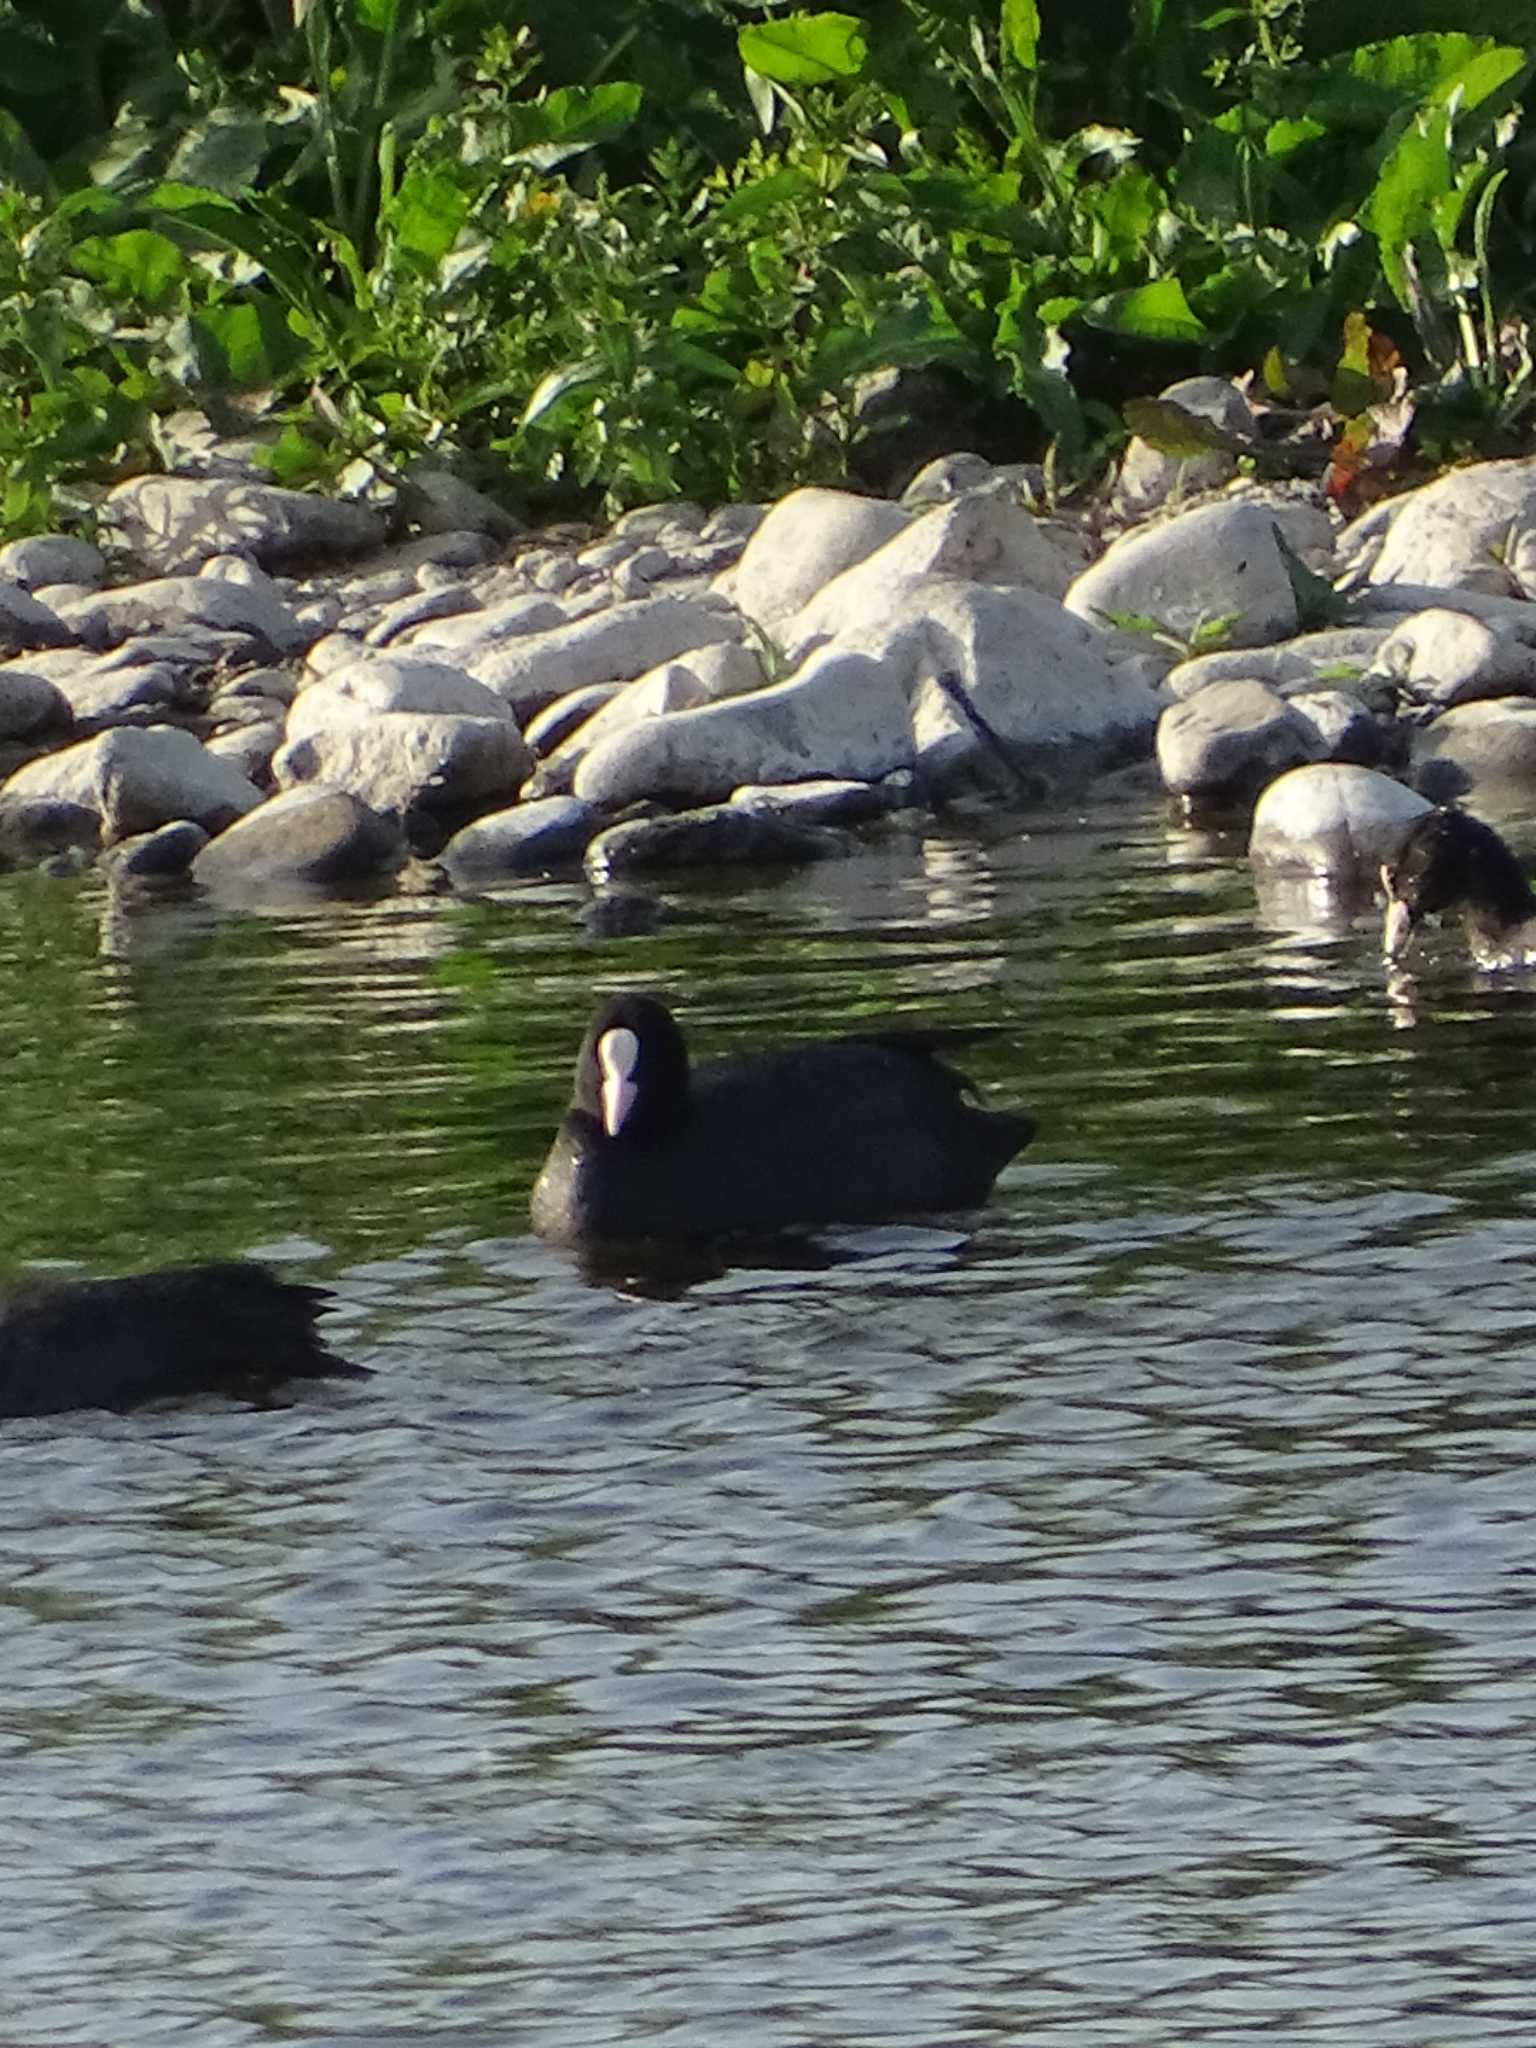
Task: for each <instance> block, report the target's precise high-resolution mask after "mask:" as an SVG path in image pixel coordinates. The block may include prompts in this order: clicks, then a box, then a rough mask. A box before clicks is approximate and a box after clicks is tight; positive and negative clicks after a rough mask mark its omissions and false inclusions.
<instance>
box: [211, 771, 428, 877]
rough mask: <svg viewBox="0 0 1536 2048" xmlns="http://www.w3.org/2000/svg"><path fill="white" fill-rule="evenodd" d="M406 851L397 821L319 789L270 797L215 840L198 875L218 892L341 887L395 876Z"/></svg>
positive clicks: (346, 795)
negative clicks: (290, 887)
mask: <svg viewBox="0 0 1536 2048" xmlns="http://www.w3.org/2000/svg"><path fill="white" fill-rule="evenodd" d="M407 851H408V849H407V846H406V839H405V831H404V828H403V827H402V825H401V824H400V821H399V820H398V819H397V818H393V817H381V816H380V815H379V814H378V812H376V811H374V810H371V809H370V808H369V807H368V805H367V804H365V803H362V802H361V801H360V800H359V799H358V798H357V797H355V796H352V795H350V794H349V793H348V792H347V791H346V790H341V789H329V788H325V787H323V786H316V787H312V788H307V789H290V790H288V791H286V792H285V793H284V794H283V795H281V796H274V797H269V798H268V799H267V801H266V802H265V803H264V804H262V805H261V806H260V807H259V808H258V809H256V810H253V811H251V812H250V813H249V814H248V815H247V816H246V817H244V818H242V819H241V820H240V822H239V824H237V825H232V826H231V827H230V828H229V830H228V831H227V832H224V833H222V834H220V836H219V837H218V838H217V839H214V840H212V841H210V843H209V844H208V845H207V846H205V847H204V848H203V850H202V852H201V853H200V854H199V855H198V856H197V859H196V860H195V861H194V862H193V866H192V872H193V875H194V877H195V878H196V880H197V881H199V882H201V883H202V884H204V885H205V886H206V887H207V888H210V889H213V890H215V891H217V892H219V893H220V894H234V895H245V894H256V895H259V894H263V893H267V892H269V891H271V890H273V889H274V888H280V887H282V886H284V885H300V886H306V887H315V888H339V887H342V886H345V885H347V884H350V883H360V882H370V881H376V880H379V879H381V878H383V877H385V876H389V875H392V874H394V873H396V872H397V871H398V870H399V869H400V868H401V867H403V866H404V864H405V860H406V857H407Z"/></svg>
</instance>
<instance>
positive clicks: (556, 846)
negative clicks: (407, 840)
mask: <svg viewBox="0 0 1536 2048" xmlns="http://www.w3.org/2000/svg"><path fill="white" fill-rule="evenodd" d="M600 823H601V814H600V813H599V812H598V810H597V809H596V807H595V806H594V805H592V804H584V803H581V802H579V801H578V800H577V799H576V798H575V797H569V796H552V797H546V798H544V799H543V800H542V801H541V802H537V803H526V804H513V805H512V806H511V808H510V809H508V810H504V811H492V812H490V813H489V814H488V815H487V816H486V817H483V818H476V819H475V820H474V822H473V823H472V824H469V825H466V826H465V827H464V828H463V830H462V831H460V832H455V834H454V835H453V837H452V838H451V839H450V840H449V842H448V844H447V845H446V846H445V847H444V848H443V850H442V852H441V854H440V855H439V856H438V858H439V860H440V861H441V862H442V864H443V866H444V867H445V868H446V869H447V870H448V873H449V874H450V875H451V876H452V878H453V880H454V881H455V882H456V883H457V884H458V885H459V886H460V887H461V888H462V887H472V886H474V885H477V884H485V883H493V882H496V881H500V880H510V879H511V878H513V877H515V876H518V875H537V874H548V873H550V872H551V871H553V870H556V869H559V868H564V867H568V866H571V865H573V864H575V863H578V862H579V861H580V860H581V857H582V855H583V853H585V851H586V848H587V842H588V840H590V839H591V837H592V835H593V833H594V832H596V830H597V828H598V826H599V824H600Z"/></svg>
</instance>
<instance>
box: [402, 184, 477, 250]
mask: <svg viewBox="0 0 1536 2048" xmlns="http://www.w3.org/2000/svg"><path fill="white" fill-rule="evenodd" d="M468 218H469V199H468V197H467V196H466V194H465V193H464V192H462V191H461V190H460V188H459V186H458V185H457V184H455V182H454V180H453V179H452V178H451V177H449V176H448V174H447V173H446V172H445V171H425V170H422V171H412V172H410V173H409V174H408V175H407V177H406V179H405V182H404V183H403V184H402V185H401V187H400V190H399V191H398V192H397V193H396V194H395V198H394V203H393V204H392V205H391V207H390V209H389V213H388V225H389V232H390V234H391V236H392V237H393V239H394V241H395V244H396V246H397V247H399V248H401V249H403V250H405V251H406V252H407V253H408V254H410V255H412V256H417V257H420V258H421V259H422V261H423V262H424V263H426V264H435V263H437V262H439V261H440V260H441V259H442V258H443V257H444V256H446V255H447V253H448V251H449V250H450V249H451V248H452V247H453V245H454V243H455V242H456V241H457V240H458V238H459V231H460V229H461V228H462V227H463V225H464V223H465V221H466V220H467V219H468Z"/></svg>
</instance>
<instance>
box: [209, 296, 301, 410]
mask: <svg viewBox="0 0 1536 2048" xmlns="http://www.w3.org/2000/svg"><path fill="white" fill-rule="evenodd" d="M192 327H193V331H194V333H195V334H196V336H197V339H198V343H199V349H200V353H201V354H202V355H203V357H204V364H203V368H204V374H205V375H206V376H207V377H208V379H209V381H210V382H215V383H220V384H233V385H235V386H236V387H237V388H239V389H241V390H244V391H253V390H257V389H259V388H261V387H262V386H265V385H269V384H281V383H282V382H283V381H284V379H285V378H287V377H289V376H291V375H292V374H293V372H294V371H295V370H296V369H297V368H298V367H299V365H300V364H301V363H302V362H303V361H304V359H305V356H306V354H307V350H306V349H305V346H304V344H303V342H302V341H300V339H299V337H298V336H297V335H296V334H295V333H294V331H293V329H292V328H291V327H290V326H289V325H288V319H287V315H286V313H285V312H284V309H283V307H282V306H281V304H280V303H279V302H278V301H277V300H276V299H274V298H272V297H271V296H270V295H268V294H266V293H259V294H253V296H252V297H250V298H249V299H246V300H244V301H243V302H242V303H240V304H238V305H225V306H208V307H205V308H204V309H203V310H202V311H200V312H197V313H194V314H193V316H192Z"/></svg>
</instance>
